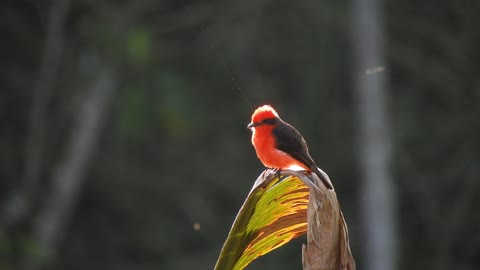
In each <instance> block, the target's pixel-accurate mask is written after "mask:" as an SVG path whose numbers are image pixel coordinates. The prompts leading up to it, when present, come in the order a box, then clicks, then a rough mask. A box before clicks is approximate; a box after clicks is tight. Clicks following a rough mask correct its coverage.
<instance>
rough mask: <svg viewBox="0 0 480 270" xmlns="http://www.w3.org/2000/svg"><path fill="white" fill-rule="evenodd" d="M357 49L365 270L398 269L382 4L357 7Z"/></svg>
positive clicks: (362, 1)
mask: <svg viewBox="0 0 480 270" xmlns="http://www.w3.org/2000/svg"><path fill="white" fill-rule="evenodd" d="M352 31H353V48H354V60H355V66H354V76H355V86H354V87H355V88H356V94H357V95H356V99H357V100H356V103H357V106H358V119H357V123H358V130H359V140H358V143H359V147H360V149H359V150H360V156H359V161H360V167H361V170H362V178H363V190H362V194H361V199H362V204H361V205H362V210H361V213H362V215H361V217H362V219H363V226H364V230H365V238H364V240H365V243H364V247H365V248H364V250H365V265H364V268H365V269H369V270H393V269H395V267H396V256H397V249H396V246H397V240H396V239H397V237H396V229H395V227H396V221H395V219H396V216H397V214H396V203H395V191H394V186H393V178H392V175H391V170H390V161H391V147H392V145H391V144H392V143H391V138H390V134H391V132H390V126H389V117H388V111H387V109H386V99H387V98H386V83H385V81H386V79H385V75H384V74H385V73H384V72H383V71H384V51H383V49H384V33H383V19H382V1H381V0H356V1H354V4H353V26H352Z"/></svg>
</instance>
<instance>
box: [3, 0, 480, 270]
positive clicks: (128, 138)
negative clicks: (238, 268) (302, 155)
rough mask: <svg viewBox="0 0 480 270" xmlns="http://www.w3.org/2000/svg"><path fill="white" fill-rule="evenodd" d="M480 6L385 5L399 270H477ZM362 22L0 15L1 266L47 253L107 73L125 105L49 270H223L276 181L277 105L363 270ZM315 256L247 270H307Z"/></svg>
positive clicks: (89, 12) (249, 15)
mask: <svg viewBox="0 0 480 270" xmlns="http://www.w3.org/2000/svg"><path fill="white" fill-rule="evenodd" d="M59 3H60V4H59ZM61 3H63V4H64V5H65V6H64V7H63V11H62V8H61V5H62V4H61ZM58 6H60V7H58ZM479 8H480V5H479V2H478V1H432V0H428V1H422V2H421V3H419V2H418V1H411V0H407V1H393V0H387V1H385V3H384V9H383V11H384V16H383V17H384V20H385V22H384V23H385V30H386V37H387V40H386V44H385V50H386V53H387V58H386V59H387V61H386V66H385V72H386V74H387V76H388V79H389V82H388V84H389V89H388V94H389V97H390V98H389V100H388V104H389V106H388V108H389V110H390V112H391V113H392V116H393V117H392V120H391V121H392V123H391V125H392V127H393V132H392V134H393V136H394V138H393V139H394V153H395V154H394V163H393V167H394V176H395V179H396V182H395V189H396V194H397V196H398V207H399V217H398V222H399V224H398V227H399V232H398V235H399V239H400V241H401V243H400V249H399V251H400V254H398V256H399V268H401V269H425V268H427V269H478V267H479V266H480V261H479V259H478V258H480V244H479V243H480V231H479V230H478V228H479V227H480V218H479V215H478V214H477V210H475V209H476V206H477V205H479V204H480V201H479V198H480V196H478V195H479V191H480V187H479V181H478V175H479V173H480V154H479V153H480V151H478V150H479V149H480V125H479V120H478V116H479V115H480V108H479V106H478V104H479V102H480V79H479V78H480V76H479V75H480V74H479V69H478V63H477V61H476V59H480V55H479V50H478V45H479V44H480V32H479V31H478V25H479V23H480V19H478V16H477V13H478V10H480V9H479ZM52 18H53V19H52ZM350 22H351V3H350V2H347V1H328V0H327V1H314V0H305V1H287V0H277V1H269V0H244V1H216V0H209V1H189V0H182V1H172V0H157V1H152V0H137V1H125V0H124V1H92V0H72V1H68V2H67V1H58V2H54V1H43V0H42V1H31V0H4V1H1V3H0V34H1V37H2V38H1V42H0V59H1V61H0V70H1V71H2V72H0V89H1V91H0V121H1V123H2V128H1V132H0V150H1V151H0V164H1V165H0V204H1V205H0V206H1V209H2V210H1V213H0V214H1V215H2V216H1V220H2V223H1V227H0V268H1V269H17V268H22V267H23V263H22V262H24V259H25V258H32V257H33V258H35V257H36V254H38V253H39V251H38V249H39V247H38V245H37V244H36V242H35V241H34V238H32V233H33V232H34V231H35V226H36V223H35V222H34V220H35V217H36V216H38V215H39V213H40V212H41V211H40V209H41V205H43V202H44V201H45V200H46V199H47V198H48V197H49V196H50V192H51V188H52V185H53V184H52V181H51V179H52V175H54V173H55V171H56V169H57V168H58V166H59V164H61V163H62V161H63V160H64V158H65V149H66V148H67V145H68V139H67V138H68V137H69V134H70V133H71V132H72V130H74V124H72V123H74V122H75V121H74V120H75V119H76V112H77V110H78V108H79V107H80V106H81V104H82V100H83V97H84V96H85V95H86V93H87V92H88V91H89V87H90V81H92V77H94V76H96V74H97V73H98V69H97V66H98V62H100V63H102V65H107V66H109V67H111V68H112V70H113V71H114V73H113V74H114V75H113V80H114V81H115V84H116V87H115V89H116V91H115V93H114V95H113V99H112V102H111V104H110V105H109V106H108V110H107V118H106V120H105V121H104V122H103V124H102V126H101V129H100V130H99V141H98V143H97V144H96V147H95V151H94V155H93V156H92V157H91V158H90V159H89V160H88V167H87V169H86V175H85V177H84V182H83V184H82V185H81V186H80V187H79V189H78V192H79V193H78V196H77V197H76V198H75V200H74V201H75V203H74V207H73V208H72V209H71V211H70V212H69V219H68V222H67V223H66V227H65V231H64V233H62V234H59V235H61V236H62V237H59V239H58V247H59V249H58V250H57V251H58V253H57V255H56V256H54V259H53V260H52V261H50V262H49V267H48V269H119V270H121V269H212V268H213V265H214V263H215V261H216V257H217V256H218V253H219V251H220V248H221V246H222V244H223V241H224V240H225V237H226V235H227V233H228V231H229V228H230V225H231V223H232V221H233V218H234V217H235V214H236V212H237V211H238V209H239V207H240V206H241V204H242V202H243V200H244V198H245V197H246V195H247V193H248V191H249V190H250V187H251V186H252V185H253V181H254V179H256V177H257V175H258V174H259V173H260V172H261V171H262V170H263V167H262V166H261V164H260V163H259V161H258V160H257V158H256V156H255V153H254V150H253V148H252V147H251V144H250V134H249V131H248V130H246V125H247V123H248V122H249V117H250V114H251V112H252V109H253V108H254V107H256V106H257V105H261V104H264V103H270V104H272V105H274V106H276V107H277V109H278V111H279V113H280V115H281V116H282V118H283V119H284V120H286V121H288V122H290V123H293V124H294V125H295V126H296V127H297V128H298V129H299V130H300V131H301V132H302V134H303V135H304V137H305V138H306V140H307V141H308V142H309V147H310V149H311V153H312V155H313V157H314V159H315V160H316V162H317V164H318V165H319V166H320V167H321V168H322V169H323V170H324V171H326V172H327V173H328V174H329V175H330V178H331V179H332V180H333V182H334V184H335V187H336V190H337V193H338V196H339V200H340V202H341V204H342V209H343V212H344V214H345V217H346V220H347V224H348V226H349V230H350V239H351V240H350V244H351V247H352V252H353V255H354V257H355V259H356V261H357V264H358V265H359V267H360V268H361V265H362V252H363V250H365V249H366V248H368V247H365V246H364V245H363V243H364V239H362V230H361V228H360V225H359V224H360V223H361V219H362V215H360V214H359V209H358V203H359V202H360V201H361V200H362V199H363V196H362V194H361V192H360V191H359V190H360V186H361V184H362V182H361V181H360V179H359V168H358V165H357V163H356V154H357V153H356V152H357V146H356V143H357V141H356V133H355V132H356V123H355V121H354V119H355V117H354V116H355V115H354V114H355V104H356V100H355V96H354V94H353V80H352V70H351V66H352V56H351V54H352V52H351V47H352V45H351V42H352V41H351V36H352V35H351V32H350V29H351V24H350ZM49 35H51V37H53V39H52V40H53V41H51V42H48V40H49V39H48V37H49ZM49 50H50V53H48V52H49ZM42 104H43V105H42ZM35 108H37V109H35ZM38 108H40V110H38ZM42 108H43V109H42ZM39 146H40V148H41V151H40V155H39V156H40V157H41V158H40V159H39V160H40V162H39V163H38V164H39V166H38V169H32V168H31V167H28V162H27V160H29V157H30V156H31V155H34V154H32V152H33V151H32V149H37V147H39ZM29 179H30V180H29ZM31 179H33V180H31ZM32 183H33V184H32ZM17 192H23V193H24V194H26V201H27V202H28V204H27V205H29V206H28V207H27V208H26V209H27V210H24V211H23V210H18V209H22V207H17V206H16V203H15V202H13V203H12V200H11V198H12V196H13V197H15V194H16V193H17ZM13 201H14V200H13ZM12 205H13V206H12ZM21 205H23V204H20V206H21ZM7 209H10V210H8V211H7ZM12 209H13V210H12ZM17 212H19V213H22V214H17ZM195 223H198V224H200V230H194V229H193V225H194V224H195ZM301 242H302V239H300V240H298V241H294V242H293V243H292V244H290V245H288V246H287V247H284V248H281V249H279V250H277V251H275V252H273V253H272V254H269V255H267V256H266V257H264V258H261V259H260V260H259V261H258V262H255V263H254V264H252V266H251V267H250V269H300V268H301V263H300V261H301V254H300V243H301Z"/></svg>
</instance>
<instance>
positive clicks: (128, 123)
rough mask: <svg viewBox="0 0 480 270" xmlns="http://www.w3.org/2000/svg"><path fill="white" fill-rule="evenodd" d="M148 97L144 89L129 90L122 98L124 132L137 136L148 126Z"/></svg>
mask: <svg viewBox="0 0 480 270" xmlns="http://www.w3.org/2000/svg"><path fill="white" fill-rule="evenodd" d="M147 105H148V104H147V98H146V96H145V92H144V91H142V90H134V89H132V90H129V91H127V92H125V93H124V94H123V96H122V98H121V100H120V117H119V119H120V122H119V124H120V129H121V132H122V134H125V135H127V136H136V135H139V134H142V133H143V131H144V129H145V127H146V126H147V117H146V115H147Z"/></svg>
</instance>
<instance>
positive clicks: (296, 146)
mask: <svg viewBox="0 0 480 270" xmlns="http://www.w3.org/2000/svg"><path fill="white" fill-rule="evenodd" d="M272 132H273V136H274V137H275V142H276V147H277V149H278V150H280V151H282V152H284V153H286V154H288V155H289V156H291V157H292V158H294V159H296V160H298V161H300V162H301V163H303V164H305V165H307V167H308V168H310V169H311V170H312V171H313V172H314V173H315V174H316V175H317V176H318V178H320V180H321V181H322V182H323V184H324V185H325V186H326V187H327V188H328V189H333V187H332V184H331V183H330V182H329V181H328V180H327V178H326V177H325V176H324V175H323V174H322V173H321V172H320V171H319V170H318V167H317V165H316V164H315V162H314V161H313V159H312V157H311V156H310V154H309V153H308V147H307V143H306V142H305V139H303V137H302V135H301V134H300V132H298V130H296V129H295V128H294V127H292V126H291V125H290V124H288V123H286V122H283V121H282V122H280V123H279V124H278V125H277V126H275V127H274V128H273V130H272Z"/></svg>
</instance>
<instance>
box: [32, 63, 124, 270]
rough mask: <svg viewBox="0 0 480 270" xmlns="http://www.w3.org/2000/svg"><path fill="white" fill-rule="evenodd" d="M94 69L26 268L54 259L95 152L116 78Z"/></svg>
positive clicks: (38, 221) (36, 224) (106, 69)
mask: <svg viewBox="0 0 480 270" xmlns="http://www.w3.org/2000/svg"><path fill="white" fill-rule="evenodd" d="M96 70H97V73H98V75H97V78H96V79H95V81H94V83H93V85H92V88H91V90H89V91H87V93H86V94H85V98H84V101H83V104H82V105H81V107H80V110H79V111H78V113H77V115H76V116H75V117H74V119H75V121H76V122H75V124H74V126H73V128H72V130H71V137H70V140H69V142H68V144H67V146H66V152H65V155H64V159H63V162H61V163H60V164H59V165H58V167H57V169H56V171H55V172H54V174H53V176H52V189H51V191H50V193H49V195H48V197H47V199H46V202H45V204H44V205H43V207H42V208H41V209H40V211H39V214H38V216H37V218H36V220H35V221H34V228H33V239H34V243H35V245H36V250H37V251H38V253H37V254H34V255H33V256H31V257H30V258H28V259H27V260H26V261H25V267H24V268H25V269H29V270H30V269H32V270H35V269H42V268H43V267H44V266H45V265H46V264H48V263H50V262H51V260H52V259H53V257H54V255H55V253H56V249H57V247H58V245H59V243H60V241H61V240H62V237H63V234H64V231H65V226H66V224H67V222H68V218H69V216H70V212H71V210H72V208H73V207H74V205H75V202H76V200H77V195H78V194H79V192H80V190H81V187H82V183H83V181H84V179H85V174H86V172H87V166H88V161H89V160H90V159H91V158H92V157H93V155H94V153H95V148H96V145H97V141H98V139H99V137H100V134H101V127H102V125H103V122H104V119H105V116H106V112H107V107H108V105H109V103H110V100H111V99H112V98H113V95H114V92H115V89H116V78H115V77H114V74H113V71H112V70H111V69H110V68H109V67H104V66H100V67H98V68H97V69H96Z"/></svg>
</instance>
